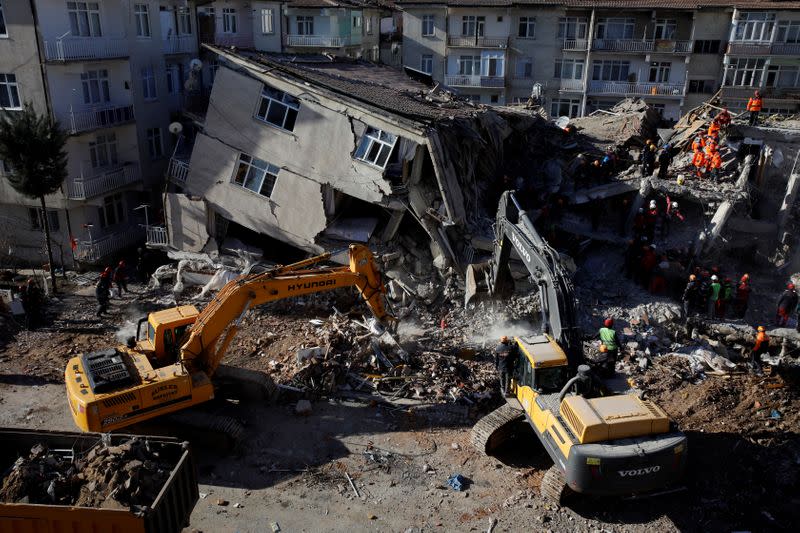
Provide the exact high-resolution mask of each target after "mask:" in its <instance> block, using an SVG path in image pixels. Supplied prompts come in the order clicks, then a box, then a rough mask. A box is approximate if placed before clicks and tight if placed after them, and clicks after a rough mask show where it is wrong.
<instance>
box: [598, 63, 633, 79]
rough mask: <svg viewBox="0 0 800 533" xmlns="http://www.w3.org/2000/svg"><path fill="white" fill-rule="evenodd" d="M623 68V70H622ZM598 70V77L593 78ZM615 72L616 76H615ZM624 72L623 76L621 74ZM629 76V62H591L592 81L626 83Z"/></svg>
mask: <svg viewBox="0 0 800 533" xmlns="http://www.w3.org/2000/svg"><path fill="white" fill-rule="evenodd" d="M623 67H624V68H623ZM598 68H599V77H595V74H596V72H597V69H598ZM615 70H616V71H617V72H616V74H617V75H616V76H615V75H614V74H615ZM623 70H624V74H623ZM630 75H631V62H630V61H624V60H620V59H594V60H593V61H592V78H591V80H592V81H610V82H617V83H622V82H625V83H627V82H628V78H629V77H630Z"/></svg>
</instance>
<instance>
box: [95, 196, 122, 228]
mask: <svg viewBox="0 0 800 533" xmlns="http://www.w3.org/2000/svg"><path fill="white" fill-rule="evenodd" d="M97 211H98V214H99V216H100V227H101V228H105V227H108V226H113V225H115V224H119V223H120V222H122V221H124V220H125V203H124V202H123V200H122V193H117V194H112V195H110V196H106V197H105V198H103V207H99V208H98V209H97Z"/></svg>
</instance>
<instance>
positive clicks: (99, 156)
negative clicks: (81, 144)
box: [89, 132, 119, 169]
mask: <svg viewBox="0 0 800 533" xmlns="http://www.w3.org/2000/svg"><path fill="white" fill-rule="evenodd" d="M89 158H90V161H91V164H92V168H93V169H99V168H105V167H109V166H113V165H117V164H119V159H118V156H117V136H116V135H115V134H114V132H110V133H106V134H103V135H98V136H96V137H95V138H94V140H93V141H91V142H89Z"/></svg>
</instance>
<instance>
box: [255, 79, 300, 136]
mask: <svg viewBox="0 0 800 533" xmlns="http://www.w3.org/2000/svg"><path fill="white" fill-rule="evenodd" d="M299 109H300V100H298V99H297V98H295V97H294V96H292V95H290V94H286V93H285V92H283V91H279V90H278V89H273V88H272V87H269V86H267V85H264V87H263V88H262V89H261V103H259V105H258V111H257V112H256V118H258V119H260V120H263V121H264V122H268V123H269V124H272V125H273V126H277V127H279V128H281V129H284V130H286V131H293V130H294V123H295V121H296V120H297V112H298V110H299Z"/></svg>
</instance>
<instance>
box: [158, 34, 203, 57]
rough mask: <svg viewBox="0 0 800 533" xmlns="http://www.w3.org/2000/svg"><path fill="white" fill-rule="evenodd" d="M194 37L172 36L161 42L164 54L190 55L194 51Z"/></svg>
mask: <svg viewBox="0 0 800 533" xmlns="http://www.w3.org/2000/svg"><path fill="white" fill-rule="evenodd" d="M195 42H196V41H195V38H194V35H180V36H177V35H173V36H171V37H169V38H168V39H164V40H163V41H162V44H161V46H162V49H163V50H164V53H165V54H190V53H192V52H194V49H195Z"/></svg>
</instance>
